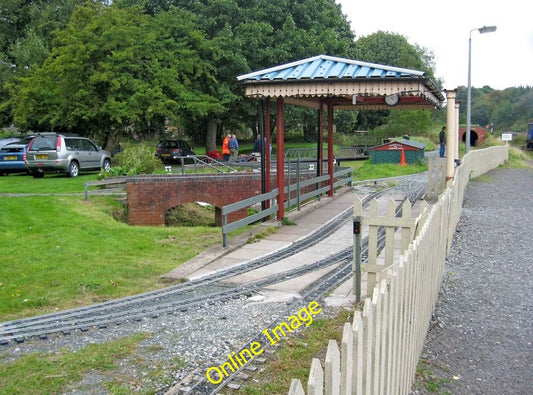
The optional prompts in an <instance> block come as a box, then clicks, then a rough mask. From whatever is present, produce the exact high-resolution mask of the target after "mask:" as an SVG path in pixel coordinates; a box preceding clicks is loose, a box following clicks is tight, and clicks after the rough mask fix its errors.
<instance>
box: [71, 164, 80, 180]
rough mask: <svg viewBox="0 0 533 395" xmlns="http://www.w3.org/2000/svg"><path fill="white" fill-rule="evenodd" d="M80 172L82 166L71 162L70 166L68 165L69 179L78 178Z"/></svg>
mask: <svg viewBox="0 0 533 395" xmlns="http://www.w3.org/2000/svg"><path fill="white" fill-rule="evenodd" d="M79 172H80V166H79V165H78V162H74V161H72V162H70V165H68V176H69V177H77V176H78V174H79Z"/></svg>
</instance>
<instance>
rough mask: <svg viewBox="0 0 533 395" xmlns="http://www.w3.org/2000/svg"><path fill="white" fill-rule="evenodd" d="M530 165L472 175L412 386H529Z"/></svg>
mask: <svg viewBox="0 0 533 395" xmlns="http://www.w3.org/2000/svg"><path fill="white" fill-rule="evenodd" d="M532 192H533V170H532V169H507V168H499V169H496V170H493V171H491V172H489V173H487V174H486V175H484V176H482V177H480V178H479V179H477V180H473V181H471V182H470V184H469V185H468V187H467V190H466V193H465V200H464V207H463V211H462V215H461V219H460V221H459V224H458V227H457V232H456V234H455V237H454V243H453V246H452V248H451V252H450V254H449V255H448V257H447V260H446V270H445V279H444V281H443V285H442V288H441V297H440V298H439V300H438V302H437V307H436V311H435V315H434V318H435V321H434V322H432V324H431V325H430V328H431V329H430V331H429V333H428V335H427V338H426V345H425V349H424V351H423V354H422V359H421V362H422V363H421V365H422V366H424V368H425V373H424V374H423V376H425V378H424V379H420V375H419V381H418V383H417V384H418V389H416V390H414V393H430V389H433V392H431V393H435V392H438V393H451V394H485V395H487V394H531V391H532V390H531V386H532V384H533V373H532V369H531V367H532V366H533V347H532V342H533V307H532V305H533V275H532V273H533V257H532V247H533V243H532V239H533V205H532V199H531V193H532Z"/></svg>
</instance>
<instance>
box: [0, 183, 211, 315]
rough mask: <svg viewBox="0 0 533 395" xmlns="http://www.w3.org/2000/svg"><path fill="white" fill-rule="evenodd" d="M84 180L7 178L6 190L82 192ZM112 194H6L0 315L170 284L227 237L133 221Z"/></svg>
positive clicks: (2, 186)
mask: <svg viewBox="0 0 533 395" xmlns="http://www.w3.org/2000/svg"><path fill="white" fill-rule="evenodd" d="M96 177H97V175H96V174H93V175H86V176H81V177H77V178H66V177H54V176H51V177H49V176H48V175H47V176H46V177H45V178H43V179H33V178H32V177H29V176H9V177H0V192H7V191H9V192H26V193H28V192H36V193H52V192H53V193H59V192H82V191H83V184H84V182H85V181H88V180H91V179H96ZM119 209H121V204H120V203H119V202H117V201H116V200H115V199H113V198H110V197H99V198H95V197H92V198H91V199H90V200H88V201H85V200H84V199H83V197H82V196H57V195H56V196H13V197H11V196H10V197H6V196H2V197H0V210H1V211H2V215H1V217H0V226H1V228H2V229H3V237H2V241H1V242H0V256H2V257H3V259H2V263H1V264H0V321H6V320H11V319H15V318H19V317H25V316H30V315H34V314H40V313H45V312H51V311H54V310H58V309H59V310H61V309H65V308H71V307H74V306H80V305H85V304H89V303H95V302H100V301H103V300H106V299H111V298H118V297H122V296H126V295H131V294H136V293H140V292H146V291H147V290H150V289H155V288H159V287H162V286H164V285H165V284H162V283H160V281H159V276H161V275H162V274H164V273H166V272H168V271H170V270H172V269H173V268H175V267H176V266H178V265H179V264H180V263H183V262H185V261H187V260H188V259H190V258H192V257H194V256H195V255H197V254H198V253H200V252H201V251H203V250H205V249H206V248H209V247H210V246H212V245H214V244H216V243H220V242H221V235H220V229H219V228H214V227H202V226H198V227H187V228H186V231H185V230H184V228H180V227H148V226H146V227H145V226H135V227H133V226H128V225H127V224H125V223H123V222H119V221H116V220H115V219H113V216H112V215H111V214H112V212H113V211H115V210H119Z"/></svg>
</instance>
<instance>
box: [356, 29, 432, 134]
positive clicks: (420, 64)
mask: <svg viewBox="0 0 533 395" xmlns="http://www.w3.org/2000/svg"><path fill="white" fill-rule="evenodd" d="M356 56H357V58H358V59H359V60H362V61H366V62H371V63H377V64H383V65H390V66H394V67H402V68H407V69H413V70H419V71H423V72H425V77H426V78H429V79H432V80H434V81H435V82H436V83H437V84H440V81H436V80H435V77H434V69H435V61H434V59H435V56H434V55H433V53H432V52H431V51H430V50H428V49H426V48H423V47H420V46H418V45H411V44H410V43H409V42H408V40H407V39H406V38H405V37H404V36H402V35H400V34H395V33H389V32H384V31H378V32H376V33H373V34H370V35H368V36H364V37H361V38H360V39H358V40H357V42H356ZM388 115H389V111H386V110H380V111H365V112H362V113H360V114H359V120H360V125H359V126H360V128H361V129H373V128H376V127H378V126H379V125H381V124H384V123H386V122H396V121H398V122H400V118H401V119H402V120H401V122H400V123H399V124H398V125H397V128H398V130H400V129H405V128H407V130H412V127H415V128H420V127H422V128H424V127H426V126H422V124H425V122H426V120H425V118H426V117H425V116H422V118H423V120H421V119H420V115H419V114H418V113H417V112H408V114H405V115H403V114H402V115H399V114H391V117H389V119H388V120H386V119H385V118H386V117H387V116H388ZM410 116H413V117H414V118H413V120H417V121H416V122H413V123H412V124H411V125H410V126H407V125H406V124H405V121H406V120H407V119H409V118H410ZM419 121H421V122H422V123H420V122H419ZM415 125H417V126H415Z"/></svg>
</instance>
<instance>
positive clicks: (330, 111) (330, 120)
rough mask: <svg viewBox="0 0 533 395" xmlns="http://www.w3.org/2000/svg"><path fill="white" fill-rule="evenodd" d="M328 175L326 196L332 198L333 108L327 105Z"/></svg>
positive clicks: (329, 104)
mask: <svg viewBox="0 0 533 395" xmlns="http://www.w3.org/2000/svg"><path fill="white" fill-rule="evenodd" d="M328 173H329V191H328V196H329V197H332V196H333V184H334V177H333V106H332V105H331V103H328Z"/></svg>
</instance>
